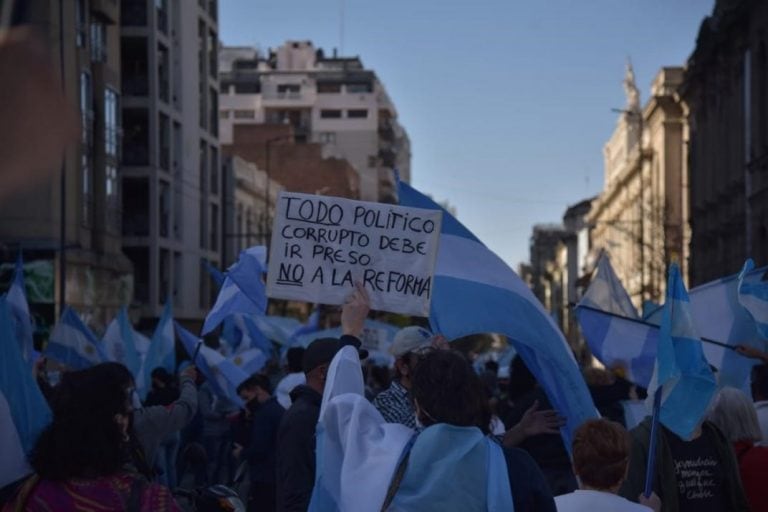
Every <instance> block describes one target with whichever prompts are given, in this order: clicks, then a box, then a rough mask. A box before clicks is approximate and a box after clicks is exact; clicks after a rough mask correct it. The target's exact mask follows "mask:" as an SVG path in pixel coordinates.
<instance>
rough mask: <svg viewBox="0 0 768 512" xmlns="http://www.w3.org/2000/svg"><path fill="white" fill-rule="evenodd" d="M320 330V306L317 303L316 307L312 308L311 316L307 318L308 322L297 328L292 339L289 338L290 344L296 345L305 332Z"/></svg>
mask: <svg viewBox="0 0 768 512" xmlns="http://www.w3.org/2000/svg"><path fill="white" fill-rule="evenodd" d="M319 330H320V306H318V305H315V308H314V309H313V310H312V313H310V315H309V318H307V323H305V324H304V325H302V326H301V327H299V328H298V329H296V330H295V331H294V332H293V334H291V339H290V340H289V344H290V345H291V346H293V345H295V344H296V343H297V341H298V339H299V337H300V336H302V335H304V334H310V333H313V332H316V331H319Z"/></svg>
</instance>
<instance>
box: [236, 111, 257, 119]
mask: <svg viewBox="0 0 768 512" xmlns="http://www.w3.org/2000/svg"><path fill="white" fill-rule="evenodd" d="M233 114H234V117H235V119H254V118H255V117H256V111H255V110H240V109H238V110H234V111H233Z"/></svg>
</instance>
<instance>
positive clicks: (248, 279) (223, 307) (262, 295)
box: [201, 246, 267, 336]
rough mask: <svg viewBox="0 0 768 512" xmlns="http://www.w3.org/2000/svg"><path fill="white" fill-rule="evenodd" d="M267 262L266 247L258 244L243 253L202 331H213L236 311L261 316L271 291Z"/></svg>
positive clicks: (228, 274) (229, 274) (207, 317)
mask: <svg viewBox="0 0 768 512" xmlns="http://www.w3.org/2000/svg"><path fill="white" fill-rule="evenodd" d="M265 264H266V248H265V247H264V246H256V247H251V248H249V249H246V250H245V251H242V252H241V253H240V257H239V258H238V260H237V263H235V264H234V265H232V266H231V267H230V268H229V270H228V271H227V274H226V276H225V277H224V282H223V284H222V285H221V289H220V290H219V295H218V296H217V297H216V303H215V304H214V305H213V307H212V308H211V311H210V312H209V313H208V316H206V318H205V323H204V324H203V330H202V333H201V334H202V335H203V336H204V335H206V334H208V333H209V332H211V331H213V330H214V329H215V328H216V327H217V326H218V325H219V324H220V323H222V322H223V321H224V320H226V319H227V318H228V317H229V316H231V315H233V314H242V315H246V316H261V315H263V314H264V313H265V311H266V310H267V295H266V288H265V285H264V281H263V280H262V275H263V274H264V267H265Z"/></svg>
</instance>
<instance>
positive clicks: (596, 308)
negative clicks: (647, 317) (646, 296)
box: [576, 252, 659, 387]
mask: <svg viewBox="0 0 768 512" xmlns="http://www.w3.org/2000/svg"><path fill="white" fill-rule="evenodd" d="M576 318H577V319H578V321H579V325H580V326H581V333H582V334H583V335H584V338H585V339H586V341H587V345H589V349H590V350H591V351H592V354H594V356H595V357H596V358H597V359H598V360H599V361H600V362H601V363H603V364H604V365H605V366H606V367H608V368H616V367H621V368H624V370H626V375H627V380H629V381H630V382H633V383H635V384H637V385H639V386H642V387H648V384H649V383H650V381H651V375H652V374H653V365H654V362H655V361H656V344H657V342H658V337H659V331H658V328H656V327H655V326H652V325H649V324H647V323H643V322H642V321H641V320H640V319H639V315H638V314H637V310H636V309H635V307H634V305H633V304H632V301H631V300H630V298H629V294H628V293H627V291H626V290H625V289H624V286H623V285H622V284H621V281H620V280H619V278H618V277H617V276H616V273H615V272H614V271H613V267H612V266H611V262H610V261H609V259H608V256H607V254H606V253H605V252H603V253H602V254H601V255H600V259H599V260H598V262H597V268H596V273H595V276H594V278H593V279H592V282H591V283H590V285H589V288H587V291H586V292H585V293H584V297H583V298H582V299H581V301H579V304H578V305H577V306H576Z"/></svg>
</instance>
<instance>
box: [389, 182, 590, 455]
mask: <svg viewBox="0 0 768 512" xmlns="http://www.w3.org/2000/svg"><path fill="white" fill-rule="evenodd" d="M399 196H400V204H402V205H403V206H413V207H416V208H428V209H433V210H437V209H441V210H443V209H442V208H441V207H440V206H439V205H438V204H437V203H435V202H434V201H432V200H431V199H430V198H428V197H427V196H425V195H423V194H421V193H420V192H418V191H416V190H415V189H413V188H411V187H410V186H409V185H407V184H405V183H403V182H399ZM429 321H430V324H431V325H432V332H435V333H441V334H443V335H444V336H446V337H447V338H448V339H456V338H460V337H463V336H467V335H470V334H476V333H483V332H492V333H499V334H503V335H505V336H507V337H508V338H509V340H510V342H511V343H512V345H513V346H514V348H515V350H517V352H518V353H519V354H520V356H521V357H522V358H523V361H525V364H526V366H527V367H528V368H529V369H530V370H531V372H532V373H533V374H534V375H535V376H536V379H537V380H538V382H539V384H540V385H541V386H542V388H543V389H544V391H545V392H546V394H547V397H548V398H549V400H550V402H551V403H552V405H553V406H554V408H555V409H556V410H557V411H558V412H559V413H560V415H562V416H563V417H565V418H566V419H567V424H566V427H565V428H564V429H563V430H562V431H561V432H562V434H563V438H564V441H565V446H566V448H568V449H570V446H571V438H572V434H573V431H574V430H576V428H577V427H578V426H579V425H581V424H582V423H583V422H584V421H586V420H588V419H590V418H595V417H597V410H596V409H595V405H594V403H593V402H592V397H591V396H590V394H589V390H588V389H587V386H586V384H585V383H584V378H583V377H582V375H581V371H580V370H579V367H578V366H577V364H576V360H575V359H574V357H573V353H572V351H571V349H570V347H569V346H568V343H567V342H566V341H565V338H564V337H563V334H562V333H561V332H560V330H559V329H558V327H557V325H555V323H554V322H553V321H552V318H551V317H550V316H549V314H548V313H547V312H546V311H545V310H544V308H543V306H542V305H541V303H540V302H539V301H538V300H537V299H536V297H535V296H534V295H533V292H531V290H530V289H529V288H528V286H526V284H525V283H524V282H523V281H522V280H521V279H520V278H519V277H518V276H517V274H515V272H514V271H513V270H512V269H511V268H509V266H507V264H506V263H504V262H503V261H502V260H501V258H499V257H498V256H496V254H494V253H493V252H492V251H490V250H489V249H488V248H487V247H485V246H484V245H483V244H482V243H481V242H480V240H478V239H477V238H476V237H475V236H474V235H473V234H472V233H471V232H470V231H469V230H468V229H467V228H465V227H464V226H463V225H462V224H461V223H459V221H457V220H456V219H455V218H454V217H453V216H452V215H451V214H449V213H448V212H447V211H445V210H443V224H442V231H441V234H440V248H439V250H438V254H437V265H436V269H435V276H434V287H433V294H432V306H431V312H430V318H429Z"/></svg>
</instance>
